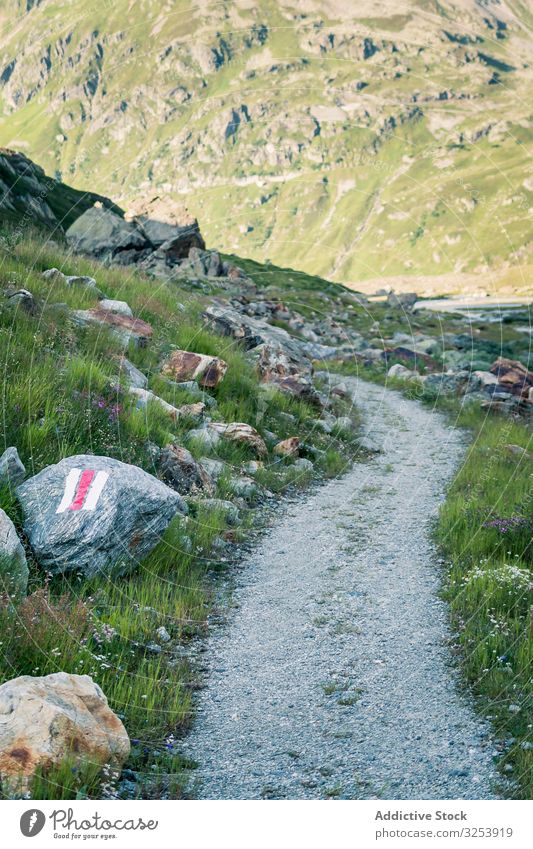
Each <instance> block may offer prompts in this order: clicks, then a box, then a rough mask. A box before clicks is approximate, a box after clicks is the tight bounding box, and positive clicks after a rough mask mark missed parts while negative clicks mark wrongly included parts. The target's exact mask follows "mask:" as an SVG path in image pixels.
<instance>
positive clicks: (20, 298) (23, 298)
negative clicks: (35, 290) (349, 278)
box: [4, 289, 37, 315]
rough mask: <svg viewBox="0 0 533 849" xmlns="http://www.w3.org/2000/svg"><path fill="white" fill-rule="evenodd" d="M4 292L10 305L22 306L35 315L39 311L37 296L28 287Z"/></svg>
mask: <svg viewBox="0 0 533 849" xmlns="http://www.w3.org/2000/svg"><path fill="white" fill-rule="evenodd" d="M4 294H5V297H6V299H7V303H8V305H9V306H11V307H21V308H22V309H23V310H25V311H26V312H27V313H29V314H30V315H35V313H36V312H37V304H36V301H35V298H34V297H33V295H32V293H31V292H29V291H28V290H27V289H17V290H16V291H9V292H5V293H4Z"/></svg>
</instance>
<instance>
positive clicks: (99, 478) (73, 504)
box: [56, 469, 109, 513]
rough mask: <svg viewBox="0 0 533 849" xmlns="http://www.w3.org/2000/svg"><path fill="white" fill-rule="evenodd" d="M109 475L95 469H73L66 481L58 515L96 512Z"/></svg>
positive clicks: (57, 511)
mask: <svg viewBox="0 0 533 849" xmlns="http://www.w3.org/2000/svg"><path fill="white" fill-rule="evenodd" d="M108 477H109V474H108V473H107V472H102V471H100V472H96V471H95V470H94V469H71V470H70V472H69V473H68V475H67V477H66V479H65V490H64V492H63V498H62V499H61V502H60V504H59V507H58V508H57V510H56V513H65V512H66V511H67V510H95V509H96V505H97V504H98V499H99V498H100V495H101V494H102V490H103V488H104V486H105V485H106V482H107V479H108Z"/></svg>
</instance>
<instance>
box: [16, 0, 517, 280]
mask: <svg viewBox="0 0 533 849" xmlns="http://www.w3.org/2000/svg"><path fill="white" fill-rule="evenodd" d="M10 5H11V8H7V7H6V5H5V4H4V6H3V8H2V10H1V11H0V27H1V32H0V98H1V113H2V116H3V117H2V118H1V119H0V142H1V143H3V144H5V145H6V146H9V147H14V148H17V149H22V150H27V151H28V153H29V154H30V155H31V156H32V157H33V158H34V159H35V160H36V161H38V162H39V163H40V164H41V165H43V166H44V167H45V168H46V170H47V171H48V173H51V174H55V175H56V177H59V178H62V179H65V180H66V181H67V182H70V183H72V184H74V185H76V186H77V187H78V188H79V189H91V190H93V189H96V190H98V191H102V192H105V193H106V194H111V195H112V196H113V197H114V198H117V200H118V201H119V202H120V203H121V205H122V206H124V207H125V208H127V207H128V206H129V205H130V203H132V202H133V201H135V199H136V198H137V197H138V196H146V194H147V192H148V191H150V192H151V193H154V194H157V193H163V194H166V195H170V196H173V197H174V198H178V199H179V200H180V202H185V203H186V205H187V207H188V208H189V209H190V210H191V213H192V214H193V215H194V216H196V217H197V218H198V219H199V221H200V224H201V226H202V231H203V232H204V234H205V237H206V240H207V242H208V244H209V245H211V246H214V247H216V246H218V247H220V248H221V249H225V250H232V251H234V252H235V253H237V254H240V255H241V256H246V255H247V256H249V257H252V258H255V259H260V260H265V259H267V258H270V259H271V260H272V261H275V262H276V263H278V264H284V265H291V266H292V267H296V268H300V269H303V270H306V271H310V272H312V273H314V274H321V275H323V276H328V277H329V278H331V279H333V280H339V281H344V282H348V283H350V282H352V283H353V282H356V281H358V282H360V281H362V280H363V281H364V280H367V281H370V282H369V283H368V286H369V288H376V283H375V281H376V279H377V278H379V279H380V280H381V281H383V279H384V278H385V279H387V278H390V277H394V278H397V279H398V278H402V279H403V278H406V277H407V278H410V277H413V276H424V277H429V276H437V279H438V281H439V285H440V286H441V288H442V287H443V286H444V288H447V289H453V288H457V283H455V284H453V283H450V280H452V279H455V280H457V279H459V276H460V275H461V274H466V273H475V274H478V275H479V274H480V273H481V274H482V275H483V278H482V285H483V287H484V288H490V286H491V285H492V284H493V283H495V281H501V280H503V282H504V283H506V284H508V285H510V286H514V287H515V288H522V287H524V285H525V284H526V283H527V280H528V263H529V262H530V255H531V254H530V252H531V243H530V227H529V228H528V215H530V211H531V206H532V205H533V200H532V193H533V166H532V165H531V160H530V158H528V150H527V145H528V141H529V139H530V138H531V107H530V104H529V102H528V89H530V80H531V69H530V62H531V28H532V24H533V17H532V15H531V11H530V10H529V9H528V7H527V4H524V3H522V2H520V0H502V2H493V0H479V2H474V0H455V2H454V0H444V2H439V3H438V2H430V0H400V2H397V0H396V1H395V2H392V0H382V2H380V3H372V4H370V3H364V2H363V3H350V2H348V1H347V0H278V2H273V0H257V2H255V3H250V2H249V0H232V2H227V0H224V2H219V3H208V2H206V0H202V2H199V3H197V4H195V5H194V6H192V7H191V4H190V3H188V2H185V0H175V2H173V3H171V4H166V5H161V4H160V3H154V2H151V0H144V2H143V3H140V4H135V13H134V15H133V16H132V11H131V4H129V3H127V2H126V1H125V0H116V2H115V3H113V4H112V6H110V5H109V4H108V3H104V2H102V0H95V2H93V3H91V4H90V6H88V7H87V8H86V9H85V11H84V13H82V14H77V15H76V16H73V15H72V12H71V9H70V8H69V6H68V5H65V4H58V3H56V2H55V1H54V0H18V2H17V3H13V4H10ZM148 187H149V188H148ZM154 190H155V191H154ZM487 272H490V273H487ZM453 276H454V277H453ZM400 282H401V281H400ZM426 283H427V281H426ZM426 288H430V284H429V283H427V286H426Z"/></svg>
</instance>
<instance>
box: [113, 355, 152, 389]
mask: <svg viewBox="0 0 533 849" xmlns="http://www.w3.org/2000/svg"><path fill="white" fill-rule="evenodd" d="M118 363H119V367H120V374H121V375H122V374H123V375H124V377H125V378H126V381H127V382H128V384H129V386H130V387H133V388H135V389H146V387H147V386H148V378H147V377H146V375H145V374H143V373H142V371H139V369H138V368H137V366H134V365H133V363H132V362H130V361H129V360H128V359H127V357H124V356H122V357H119V358H118Z"/></svg>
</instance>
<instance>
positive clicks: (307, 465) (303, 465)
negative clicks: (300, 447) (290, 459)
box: [294, 457, 315, 472]
mask: <svg viewBox="0 0 533 849" xmlns="http://www.w3.org/2000/svg"><path fill="white" fill-rule="evenodd" d="M294 468H295V469H300V471H302V472H312V471H313V470H314V468H315V467H314V465H313V463H312V462H311V460H308V459H307V458H306V457H298V459H297V460H295V461H294Z"/></svg>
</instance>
